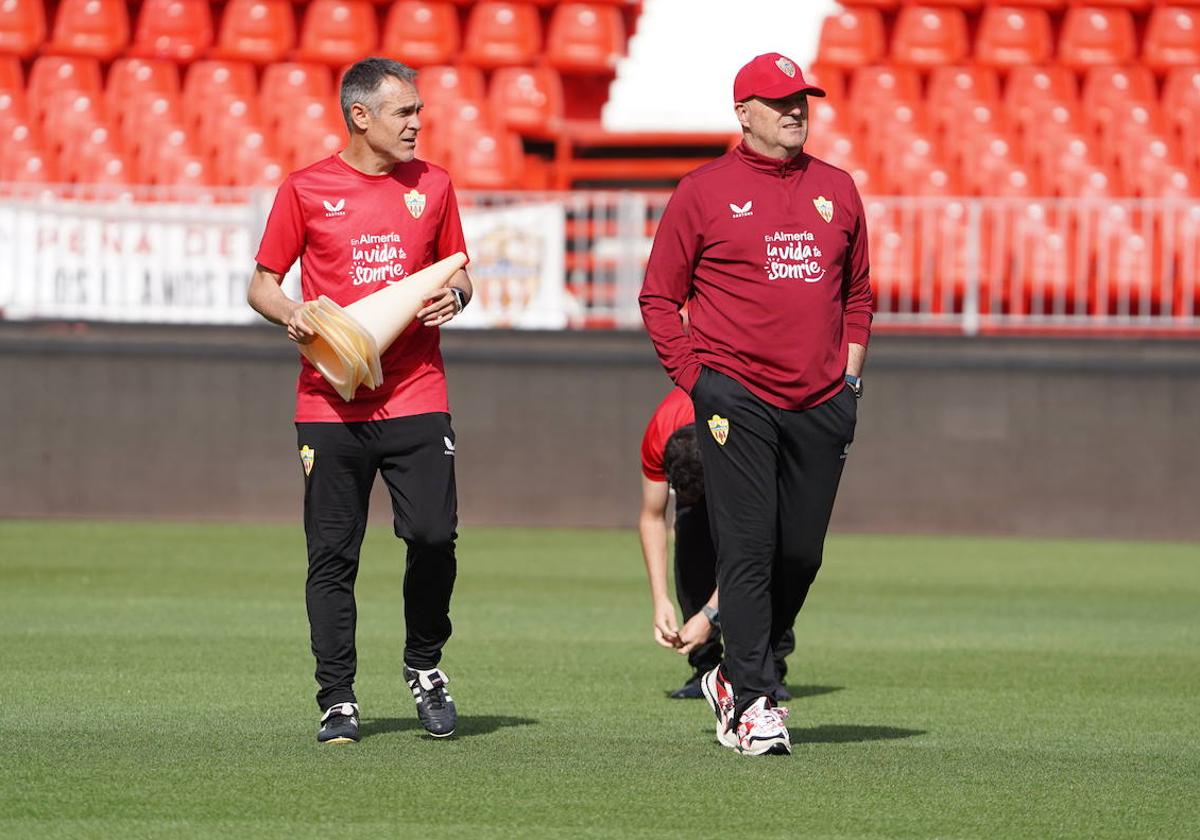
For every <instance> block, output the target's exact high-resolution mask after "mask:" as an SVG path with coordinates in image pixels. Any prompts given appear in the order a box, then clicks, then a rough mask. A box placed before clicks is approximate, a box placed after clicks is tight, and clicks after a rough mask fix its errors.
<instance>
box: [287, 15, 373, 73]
mask: <svg viewBox="0 0 1200 840" xmlns="http://www.w3.org/2000/svg"><path fill="white" fill-rule="evenodd" d="M378 44H379V29H378V26H377V25H376V22H375V10H374V8H373V7H372V6H371V4H370V3H369V2H367V0H312V2H311V3H309V4H308V7H307V8H306V9H305V12H304V23H303V24H302V26H301V28H300V46H299V48H298V49H297V50H296V53H295V56H294V57H295V59H296V60H297V61H314V62H318V63H320V64H330V65H334V66H344V65H347V64H353V63H354V62H356V61H359V60H360V59H363V58H366V57H367V56H369V55H371V54H372V53H373V52H375V48H376V46H377V45H378Z"/></svg>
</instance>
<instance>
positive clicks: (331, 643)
mask: <svg viewBox="0 0 1200 840" xmlns="http://www.w3.org/2000/svg"><path fill="white" fill-rule="evenodd" d="M341 105H342V114H343V116H344V117H345V120H346V126H347V129H348V131H349V135H350V139H349V142H348V143H347V145H346V148H345V149H344V150H343V151H342V152H340V153H338V154H336V155H332V156H330V157H328V158H326V159H324V160H321V161H318V162H317V163H315V164H313V165H312V166H310V167H308V168H307V169H302V170H300V171H298V172H293V173H292V174H291V175H289V176H288V178H287V179H286V180H285V181H284V182H283V184H282V185H281V186H280V187H279V191H278V193H277V194H276V196H275V204H274V207H272V209H271V214H270V217H269V218H268V220H267V226H266V230H265V231H264V233H263V238H262V245H261V246H260V248H259V251H258V256H257V260H258V267H257V270H256V271H255V272H254V276H253V277H252V279H251V281H250V289H249V293H248V295H247V298H248V300H249V303H250V305H251V306H252V307H253V308H254V309H255V310H256V311H258V312H259V313H260V314H261V315H262V316H263V317H265V318H266V319H267V320H269V321H272V322H274V323H276V324H280V325H282V326H285V327H287V333H288V337H289V338H290V339H291V340H292V341H295V342H297V343H301V344H303V343H307V342H310V341H312V340H313V338H314V337H315V333H314V332H313V330H312V329H311V328H310V326H309V325H308V324H307V323H306V322H305V320H304V316H303V314H302V312H301V304H300V303H299V302H297V301H294V300H292V299H290V298H289V297H287V296H286V295H285V294H284V293H283V291H282V289H281V288H280V284H281V283H282V282H283V277H284V275H285V274H286V273H287V271H288V269H289V268H291V266H292V264H293V263H294V262H295V261H296V260H297V259H300V280H301V288H302V291H303V297H304V298H305V299H306V300H312V299H315V298H317V297H318V296H320V295H328V296H329V297H330V298H331V299H332V300H333V301H334V302H335V303H337V304H339V305H341V306H345V305H347V304H350V303H353V302H354V301H356V300H358V299H360V298H362V297H365V296H366V295H369V294H371V293H372V292H374V291H377V290H378V289H381V288H383V286H384V285H385V284H386V283H393V282H403V279H404V278H405V277H406V276H408V275H409V274H412V273H414V272H416V271H419V270H420V269H422V268H425V267H426V266H428V265H430V264H432V263H434V262H436V261H438V260H440V259H443V258H445V257H448V256H451V255H452V254H454V253H456V252H458V251H464V252H465V251H466V246H465V243H464V240H463V232H462V224H461V223H460V221H459V214H458V202H457V199H456V198H455V195H454V187H453V186H452V185H451V183H450V177H449V175H448V174H447V173H446V171H445V170H444V169H441V168H439V167H437V166H432V165H430V164H428V163H425V162H424V161H421V160H418V159H417V158H416V157H415V156H414V155H415V151H416V142H417V136H418V134H419V133H420V130H421V116H420V114H421V106H422V102H421V97H420V95H419V94H418V93H417V88H416V73H415V71H413V70H412V69H411V68H409V67H406V66H405V65H403V64H400V63H398V62H395V61H390V60H388V59H382V58H368V59H365V60H363V61H360V62H358V63H357V64H355V65H354V66H353V67H351V68H350V69H349V70H347V71H346V75H345V76H344V77H343V79H342V87H341ZM470 297H471V281H470V279H469V278H468V277H467V273H466V271H463V270H460V271H458V272H457V273H456V274H455V275H454V276H453V277H452V278H451V279H450V286H449V288H446V289H443V290H441V291H439V292H438V294H437V295H435V296H434V297H432V298H430V299H429V300H428V301H427V302H426V305H425V307H424V308H423V309H422V310H421V311H420V312H418V313H417V318H416V320H415V321H414V322H413V323H412V324H411V325H410V326H409V327H408V328H407V329H406V330H405V331H404V332H403V333H402V334H401V335H400V337H399V338H398V339H397V340H396V342H395V343H394V344H393V345H392V346H391V347H390V348H389V349H388V350H387V351H386V352H384V354H383V358H382V365H383V373H384V381H383V385H381V386H380V387H379V388H378V389H376V390H374V391H370V390H365V389H360V390H359V393H358V394H357V395H356V397H355V399H354V401H353V402H349V403H347V402H344V401H343V400H342V399H341V397H339V396H338V395H337V393H336V392H335V391H334V389H333V387H332V386H331V385H329V384H328V383H327V382H326V381H325V379H324V378H323V377H322V376H321V374H320V373H318V372H317V370H316V369H315V368H314V367H313V366H312V365H311V364H310V363H309V362H308V360H307V359H305V360H303V361H302V363H301V369H300V379H299V382H298V386H297V397H296V430H297V435H298V439H299V440H298V445H299V448H300V461H301V464H302V465H303V468H304V533H305V536H306V537H307V541H308V580H307V584H306V587H305V594H306V600H307V604H308V620H309V627H310V630H311V636H312V650H313V655H314V656H315V657H316V660H317V668H316V678H317V683H318V686H319V690H318V692H317V705H318V707H319V708H320V710H321V724H320V730H319V732H318V733H317V740H318V741H320V742H322V743H331V744H337V743H347V742H352V741H357V740H358V739H359V725H358V724H359V707H358V701H357V698H356V697H355V693H354V677H355V672H356V669H357V654H356V650H355V642H354V634H355V625H356V620H357V610H356V606H355V600H354V581H355V578H356V577H357V575H358V563H359V549H360V547H361V545H362V540H363V536H364V534H365V533H366V528H367V503H368V501H369V498H370V494H371V485H372V484H373V483H374V481H375V475H376V473H380V474H381V475H382V476H383V480H384V482H385V483H386V484H387V487H388V490H389V491H390V492H391V497H392V510H393V515H394V522H395V532H396V536H397V537H400V538H401V539H403V540H404V541H405V542H406V543H407V545H408V552H407V568H406V571H405V575H404V619H405V625H406V628H407V638H406V640H405V645H404V678H405V680H406V681H407V683H408V687H409V689H410V690H411V691H412V694H413V697H414V698H415V699H416V703H417V716H418V718H419V719H420V721H421V724H422V725H423V726H424V727H425V729H426V730H427V731H428V732H429V733H430V734H431V735H433V736H435V737H445V736H448V735H450V734H452V733H453V732H454V728H455V725H456V721H457V713H456V709H455V705H454V700H453V698H451V696H450V695H449V694H447V693H446V684H447V683H448V682H449V680H448V679H447V677H446V675H445V674H444V673H443V672H442V671H441V670H440V669H439V668H438V663H439V662H440V660H441V656H442V648H443V646H444V645H445V644H446V641H447V640H448V639H449V638H450V629H451V628H450V594H451V592H452V591H453V589H454V579H455V575H456V569H457V561H456V557H455V549H454V546H455V540H456V538H457V534H456V528H457V525H458V514H457V493H456V489H455V483H454V430H453V429H452V428H451V425H450V413H449V412H450V409H449V404H448V402H447V396H446V377H445V370H444V368H443V366H442V355H441V350H440V348H439V334H438V327H440V326H441V325H442V324H445V323H446V322H448V321H449V320H450V319H452V318H453V317H454V316H455V315H456V314H458V313H459V312H461V311H462V308H463V307H464V306H465V305H466V303H467V301H469V300H470Z"/></svg>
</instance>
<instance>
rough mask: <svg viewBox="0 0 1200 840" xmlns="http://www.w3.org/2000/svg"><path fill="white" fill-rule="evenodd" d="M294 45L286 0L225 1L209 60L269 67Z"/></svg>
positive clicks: (293, 28)
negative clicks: (241, 62)
mask: <svg viewBox="0 0 1200 840" xmlns="http://www.w3.org/2000/svg"><path fill="white" fill-rule="evenodd" d="M295 44H296V18H295V15H294V13H293V12H292V4H291V3H290V2H289V0H229V4H228V5H226V6H225V11H224V13H223V14H222V15H221V29H220V34H219V35H218V37H217V46H216V48H215V49H214V50H213V52H212V57H213V58H224V59H230V60H235V61H251V62H254V63H255V64H270V63H271V62H274V61H280V60H282V59H283V58H284V56H286V55H287V54H288V53H289V52H290V51H291V49H292V47H293V46H295Z"/></svg>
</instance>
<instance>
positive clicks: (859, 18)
mask: <svg viewBox="0 0 1200 840" xmlns="http://www.w3.org/2000/svg"><path fill="white" fill-rule="evenodd" d="M891 5H892V6H894V5H896V4H895V3H892V4H891ZM966 5H970V6H972V7H979V6H982V12H981V13H980V14H979V15H978V17H977V18H976V17H975V16H974V15H973V14H971V13H968V12H967V11H966V10H964V8H961V7H962V6H966ZM1046 5H1048V4H1045V3H1030V2H1023V3H1022V2H1018V3H1014V4H1011V5H1010V4H1008V3H1003V4H1001V3H995V4H993V3H989V4H987V5H986V6H984V5H983V4H982V3H973V4H965V3H955V4H953V5H946V6H943V5H934V4H931V3H928V2H925V3H923V4H922V5H905V6H902V7H900V9H899V11H898V12H897V13H896V14H895V15H894V16H893V15H891V14H885V13H883V12H882V11H881V10H880V9H878V8H872V7H862V6H852V7H851V8H847V9H844V10H843V11H842V12H840V13H838V14H835V15H830V16H829V17H827V18H826V19H825V21H824V23H823V25H822V27H821V37H820V47H819V50H818V57H817V63H818V64H821V65H826V66H833V67H845V68H852V67H861V66H863V65H868V64H878V63H881V62H884V61H887V62H889V63H892V64H899V65H906V66H912V67H926V68H929V67H937V66H941V65H946V64H961V63H965V62H968V61H972V62H975V63H979V64H984V65H987V66H991V67H1001V68H1007V67H1020V66H1023V65H1027V64H1046V63H1049V62H1051V61H1054V62H1056V63H1059V64H1062V65H1065V66H1067V67H1072V68H1075V69H1084V68H1087V67H1092V66H1098V65H1109V64H1128V63H1131V62H1134V61H1139V62H1141V63H1142V64H1145V65H1146V66H1149V67H1151V68H1152V69H1155V70H1164V69H1166V68H1169V67H1180V66H1188V65H1195V64H1200V2H1198V3H1195V4H1193V5H1186V4H1183V3H1173V4H1171V5H1155V6H1153V7H1150V8H1149V11H1148V12H1147V13H1144V14H1143V13H1141V12H1139V11H1138V10H1139V9H1145V8H1147V7H1149V4H1148V3H1137V4H1131V3H1121V4H1110V3H1105V2H1102V0H1101V2H1096V1H1095V0H1093V2H1092V3H1091V4H1090V5H1086V6H1085V5H1071V6H1070V7H1069V8H1068V9H1067V10H1066V12H1065V14H1063V15H1061V16H1058V15H1056V14H1053V13H1052V12H1051V11H1049V10H1048V9H1047V8H1043V6H1046ZM1054 5H1056V6H1063V5H1064V4H1063V3H1061V2H1060V3H1057V4H1054ZM1139 28H1140V29H1142V30H1143V31H1142V34H1141V36H1140V38H1139V35H1138V30H1139ZM972 29H974V37H973V38H972V35H971V31H972Z"/></svg>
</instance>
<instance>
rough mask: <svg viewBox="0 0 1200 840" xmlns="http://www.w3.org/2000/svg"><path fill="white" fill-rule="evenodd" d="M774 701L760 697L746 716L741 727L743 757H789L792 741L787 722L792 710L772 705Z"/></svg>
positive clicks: (739, 731) (740, 745) (747, 711)
mask: <svg viewBox="0 0 1200 840" xmlns="http://www.w3.org/2000/svg"><path fill="white" fill-rule="evenodd" d="M770 702H771V701H770V698H767V697H760V698H758V699H757V700H755V701H754V703H753V704H752V705H751V706H750V708H748V709H746V711H744V712H742V719H741V721H740V722H739V723H738V726H737V748H738V749H739V750H740V751H741V753H742V755H789V754H790V753H791V752H792V738H791V736H790V735H789V734H788V730H787V727H786V726H785V725H784V723H783V722H784V721H785V720H786V719H787V716H788V710H787V709H784V708H780V707H778V706H772V705H770Z"/></svg>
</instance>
